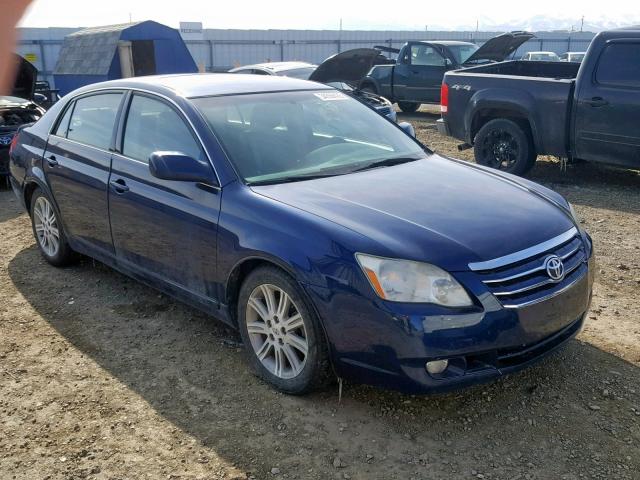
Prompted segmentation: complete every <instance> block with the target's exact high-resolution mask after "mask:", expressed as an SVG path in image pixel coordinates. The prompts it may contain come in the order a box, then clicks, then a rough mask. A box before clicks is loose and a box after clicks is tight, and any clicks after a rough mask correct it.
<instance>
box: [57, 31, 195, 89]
mask: <svg viewBox="0 0 640 480" xmlns="http://www.w3.org/2000/svg"><path fill="white" fill-rule="evenodd" d="M197 71H198V68H197V66H196V64H195V62H194V61H193V58H192V57H191V54H190V53H189V50H188V49H187V46H186V45H185V43H184V41H183V40H182V37H180V34H179V33H178V31H177V30H176V29H173V28H170V27H167V26H166V25H162V24H160V23H157V22H153V21H151V20H147V21H144V22H136V23H125V24H121V25H109V26H104V27H94V28H86V29H84V30H80V31H78V32H75V33H72V34H71V35H67V36H66V37H65V39H64V43H63V45H62V49H61V50H60V56H59V58H58V63H57V64H56V67H55V69H54V72H53V75H54V80H55V85H56V88H58V89H59V90H60V93H61V94H62V95H64V94H67V93H69V92H70V91H72V90H75V89H76V88H79V87H82V86H84V85H88V84H91V83H96V82H102V81H105V80H114V79H117V78H125V77H132V76H141V75H155V74H166V73H192V72H197Z"/></svg>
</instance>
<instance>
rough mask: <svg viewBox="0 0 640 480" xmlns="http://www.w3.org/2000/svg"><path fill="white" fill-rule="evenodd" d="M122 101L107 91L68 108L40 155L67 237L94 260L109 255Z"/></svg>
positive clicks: (80, 100)
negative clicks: (110, 191)
mask: <svg viewBox="0 0 640 480" xmlns="http://www.w3.org/2000/svg"><path fill="white" fill-rule="evenodd" d="M123 98H124V94H123V92H121V91H107V92H101V93H92V94H87V95H85V96H82V97H80V98H78V99H76V100H74V101H72V102H70V104H69V105H68V106H67V108H66V109H65V110H64V112H63V113H62V114H61V116H60V118H59V119H58V122H57V124H56V125H55V127H54V129H53V131H52V133H51V135H50V136H49V142H48V145H47V149H46V151H45V154H44V162H43V163H44V171H45V175H46V177H47V181H48V183H49V186H50V188H51V190H52V192H53V195H54V198H55V201H56V203H57V205H58V208H59V209H60V213H61V215H62V219H63V221H64V225H65V229H66V232H67V234H68V235H69V236H70V237H72V238H71V240H72V242H77V243H78V244H80V245H79V247H80V249H81V250H82V249H85V250H87V253H92V254H93V255H95V256H97V257H100V256H101V255H107V256H110V255H111V254H112V253H113V245H112V242H111V231H110V228H109V214H108V205H107V183H108V179H109V168H110V167H111V155H112V152H111V151H110V150H111V149H112V146H113V141H114V130H115V128H114V127H115V124H116V119H117V117H118V114H119V111H120V106H121V103H122V100H123Z"/></svg>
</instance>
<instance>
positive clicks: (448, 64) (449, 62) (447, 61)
mask: <svg viewBox="0 0 640 480" xmlns="http://www.w3.org/2000/svg"><path fill="white" fill-rule="evenodd" d="M451 65H453V62H452V61H451V60H450V59H448V58H445V59H444V66H445V67H447V68H449V67H450V66H451Z"/></svg>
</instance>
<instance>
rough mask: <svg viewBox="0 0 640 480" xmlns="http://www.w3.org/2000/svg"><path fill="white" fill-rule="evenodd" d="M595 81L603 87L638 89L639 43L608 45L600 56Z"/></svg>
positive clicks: (639, 72)
mask: <svg viewBox="0 0 640 480" xmlns="http://www.w3.org/2000/svg"><path fill="white" fill-rule="evenodd" d="M596 81H597V82H598V83H601V84H604V85H613V86H620V87H636V88H638V87H640V43H613V44H611V45H608V46H607V47H606V48H605V49H604V51H603V52H602V55H600V60H599V61H598V67H597V68H596Z"/></svg>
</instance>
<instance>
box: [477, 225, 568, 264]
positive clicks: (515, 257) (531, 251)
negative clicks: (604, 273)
mask: <svg viewBox="0 0 640 480" xmlns="http://www.w3.org/2000/svg"><path fill="white" fill-rule="evenodd" d="M577 233H578V229H577V228H576V227H571V228H570V229H569V230H567V231H566V232H564V233H561V234H560V235H558V236H556V237H553V238H551V239H549V240H547V241H546V242H542V243H539V244H537V245H534V246H532V247H529V248H525V249H524V250H520V251H519V252H514V253H510V254H508V255H504V256H502V257H498V258H494V259H492V260H486V261H484V262H472V263H469V268H470V269H471V270H473V271H474V272H475V271H482V270H493V269H496V268H500V267H504V266H506V265H510V264H512V263H516V262H519V261H520V260H525V259H527V258H529V257H533V256H535V255H538V254H540V253H543V252H546V251H547V250H551V249H552V248H554V247H557V246H559V245H561V244H563V243H565V242H566V241H568V240H571V239H572V238H573V237H574V236H576V235H577Z"/></svg>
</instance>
